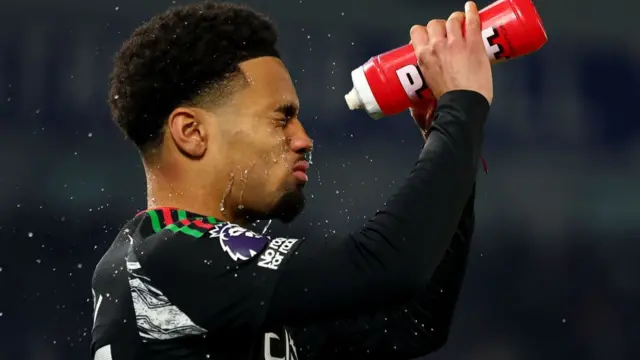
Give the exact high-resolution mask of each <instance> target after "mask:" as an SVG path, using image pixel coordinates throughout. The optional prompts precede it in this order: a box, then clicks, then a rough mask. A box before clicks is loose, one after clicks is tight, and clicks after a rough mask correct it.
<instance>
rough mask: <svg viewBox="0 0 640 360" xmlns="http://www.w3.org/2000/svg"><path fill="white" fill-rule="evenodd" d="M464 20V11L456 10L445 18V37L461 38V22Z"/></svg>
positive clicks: (451, 38)
mask: <svg viewBox="0 0 640 360" xmlns="http://www.w3.org/2000/svg"><path fill="white" fill-rule="evenodd" d="M463 21H464V13H462V12H460V11H456V12H454V13H453V14H451V16H449V19H448V20H447V24H446V29H447V38H448V39H450V40H455V39H461V38H462V37H463V36H462V22H463Z"/></svg>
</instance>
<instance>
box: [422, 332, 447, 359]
mask: <svg viewBox="0 0 640 360" xmlns="http://www.w3.org/2000/svg"><path fill="white" fill-rule="evenodd" d="M448 340H449V330H446V331H442V332H438V333H437V334H436V335H435V336H434V337H433V338H432V339H431V344H430V346H429V347H428V351H427V354H430V353H434V352H436V351H438V350H440V349H442V348H443V347H444V345H445V344H446V343H447V341H448ZM425 355H426V354H425Z"/></svg>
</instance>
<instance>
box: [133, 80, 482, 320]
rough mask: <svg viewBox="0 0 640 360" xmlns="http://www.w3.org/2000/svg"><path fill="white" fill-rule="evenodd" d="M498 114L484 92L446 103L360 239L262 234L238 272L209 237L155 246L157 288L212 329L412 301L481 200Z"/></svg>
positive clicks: (143, 260) (146, 247) (152, 261)
mask: <svg viewBox="0 0 640 360" xmlns="http://www.w3.org/2000/svg"><path fill="white" fill-rule="evenodd" d="M488 111H489V104H488V102H487V100H486V98H485V97H484V96H482V95H481V94H479V93H476V92H472V91H464V90H461V91H453V92H450V93H448V94H445V95H443V96H442V97H441V99H440V104H439V106H438V109H437V114H436V117H435V120H434V125H433V126H432V132H431V135H430V136H429V139H428V141H427V142H426V144H425V147H424V149H423V151H422V152H421V154H420V157H419V160H418V161H417V163H416V165H415V167H414V169H413V171H412V172H411V174H410V175H409V177H408V178H407V180H406V181H405V183H404V184H403V186H401V188H400V189H399V190H398V192H397V193H396V194H395V195H394V196H392V197H391V198H390V199H389V200H388V202H387V204H386V206H385V207H384V208H383V209H382V210H380V211H379V212H378V213H377V214H376V215H375V216H374V217H373V218H372V219H371V220H370V221H369V222H368V223H367V224H366V225H365V226H364V227H363V228H362V229H361V230H360V231H358V232H356V233H353V234H350V235H347V236H345V237H340V238H336V239H323V238H319V239H307V240H305V241H302V240H296V239H280V238H279V239H274V240H271V241H270V242H268V241H267V240H265V238H263V237H261V236H259V235H255V236H254V237H255V239H254V240H255V241H254V242H252V244H256V246H257V244H260V247H259V248H258V247H256V250H254V251H253V252H252V253H251V254H252V257H244V258H238V257H236V258H234V260H237V262H236V263H235V264H234V265H233V266H229V265H227V264H226V263H215V264H213V266H208V265H207V263H208V262H209V263H210V262H211V259H214V260H215V259H218V258H219V254H220V245H218V242H217V241H215V240H214V241H210V240H209V239H195V240H193V241H181V240H180V239H175V238H167V239H164V240H160V241H145V242H143V243H142V244H141V246H140V248H138V249H137V250H136V252H137V257H138V259H139V261H140V264H141V266H142V268H143V269H145V270H144V271H145V274H146V276H148V277H149V278H150V279H151V281H153V283H154V284H155V286H156V287H157V288H158V289H160V290H162V291H163V293H164V294H165V295H166V296H167V298H168V299H170V300H171V301H172V302H173V303H174V304H175V305H176V306H178V307H179V308H180V309H182V311H184V312H185V313H186V314H187V315H188V316H189V317H190V318H191V319H193V321H194V322H195V323H196V324H202V326H203V327H205V328H208V329H211V328H219V327H226V328H229V327H231V328H238V327H240V328H245V327H246V326H249V327H251V328H262V329H263V328H269V327H271V326H280V325H288V326H295V325H304V324H309V323H312V322H315V321H320V320H322V319H326V317H328V316H330V317H333V318H336V317H344V316H347V315H353V314H365V313H369V312H371V311H374V310H378V309H380V308H387V307H389V306H392V305H396V304H401V303H403V302H406V301H408V300H409V299H410V298H411V297H412V296H414V295H415V294H416V293H417V292H418V291H419V290H421V288H422V287H423V286H424V284H425V283H427V281H428V280H429V279H430V278H431V276H432V275H433V271H434V270H435V268H436V267H437V266H438V264H439V263H440V260H441V259H442V257H443V256H444V253H445V252H446V249H447V247H448V246H449V242H450V239H451V236H452V234H453V233H454V232H455V229H456V225H457V223H458V220H459V219H460V216H461V214H462V211H463V209H464V206H465V203H466V201H467V199H468V198H469V196H470V194H471V189H472V185H473V182H474V179H475V175H476V172H477V167H478V159H479V157H480V149H481V146H482V140H483V127H484V122H485V120H486V116H487V114H488ZM415 199H421V201H419V202H417V201H415ZM252 236H253V235H252ZM208 240H209V241H208ZM265 244H266V245H265ZM216 254H218V255H216ZM216 262H217V261H216ZM185 279H188V280H185ZM222 294H224V295H222ZM221 309H226V310H227V311H226V312H225V313H224V314H223V312H222V310H221ZM229 309H233V311H231V312H229V311H228V310H229Z"/></svg>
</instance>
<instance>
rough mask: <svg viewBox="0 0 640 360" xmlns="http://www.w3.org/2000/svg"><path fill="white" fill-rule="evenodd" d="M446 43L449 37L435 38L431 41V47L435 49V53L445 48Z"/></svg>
mask: <svg viewBox="0 0 640 360" xmlns="http://www.w3.org/2000/svg"><path fill="white" fill-rule="evenodd" d="M446 45H447V39H445V38H441V39H435V40H433V42H432V43H431V48H432V49H433V50H432V52H434V53H437V52H440V51H442V50H444V48H445V47H446Z"/></svg>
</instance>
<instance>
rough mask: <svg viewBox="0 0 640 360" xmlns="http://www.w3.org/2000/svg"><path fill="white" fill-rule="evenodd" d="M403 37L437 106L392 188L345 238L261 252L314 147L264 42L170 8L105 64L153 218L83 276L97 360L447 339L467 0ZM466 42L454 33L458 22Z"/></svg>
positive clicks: (298, 353) (468, 114) (381, 349)
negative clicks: (259, 230)
mask: <svg viewBox="0 0 640 360" xmlns="http://www.w3.org/2000/svg"><path fill="white" fill-rule="evenodd" d="M465 12H466V14H463V13H460V12H456V13H454V14H452V15H451V17H450V18H449V19H448V20H447V21H445V20H434V21H431V22H430V23H429V24H428V25H427V26H426V27H424V26H414V27H413V28H412V29H411V39H412V43H413V46H414V47H415V50H416V54H417V56H418V59H419V65H420V67H421V69H422V71H423V73H424V77H425V80H426V81H427V83H428V84H429V85H430V87H431V89H432V91H433V93H434V96H435V98H436V99H438V102H439V105H438V108H437V109H436V110H435V116H434V117H433V124H432V125H431V124H430V123H431V120H432V118H431V115H430V114H429V112H430V111H431V110H433V109H422V111H415V112H413V116H414V118H415V119H416V121H417V123H418V124H419V125H420V127H421V129H422V130H423V131H424V132H425V133H426V131H427V130H429V134H428V136H427V137H426V142H425V146H424V148H423V150H422V152H421V153H420V156H419V158H418V161H417V163H416V165H415V166H414V168H413V170H412V171H411V173H410V175H409V176H408V178H407V179H406V181H405V183H404V185H403V186H402V187H401V188H400V189H399V190H398V192H397V193H396V194H395V195H393V196H392V197H390V198H389V199H388V201H387V204H386V206H384V207H383V208H382V210H380V211H378V213H377V214H375V216H373V217H372V218H371V219H370V220H369V222H368V223H367V224H366V225H365V226H364V227H363V228H362V229H360V230H359V231H357V232H354V233H352V234H345V235H344V236H340V237H336V238H335V239H328V240H327V239H324V236H323V237H319V238H308V239H305V240H303V239H292V238H287V237H277V238H267V237H265V236H261V235H259V234H256V233H253V232H251V231H249V230H247V229H246V228H244V226H247V225H248V224H250V223H252V222H253V221H255V220H258V219H279V220H282V221H284V222H289V221H291V220H293V219H294V218H295V216H296V215H297V214H298V213H299V212H300V211H301V210H302V207H303V204H304V196H303V187H304V184H305V183H306V182H307V180H308V178H307V174H306V170H307V168H308V166H309V164H308V163H307V162H306V161H305V160H304V159H305V154H307V153H308V152H309V151H311V147H312V141H311V139H310V138H309V137H308V136H307V134H306V133H305V131H304V128H303V126H302V124H301V122H300V120H299V119H298V109H299V104H298V98H297V96H296V92H295V89H294V87H293V84H292V81H291V78H290V77H289V74H288V72H287V70H286V68H285V66H284V65H283V63H282V62H281V61H280V60H279V58H278V52H277V51H276V49H275V47H274V46H275V42H276V34H275V31H274V29H273V27H272V25H271V24H270V23H269V21H268V20H266V19H265V18H264V17H262V16H261V15H259V14H257V13H255V12H254V11H252V10H250V9H248V8H244V7H238V6H235V5H229V4H214V3H210V2H207V3H201V4H197V5H188V6H183V7H179V8H176V9H173V10H170V11H169V12H167V13H165V14H163V15H160V16H157V17H155V18H153V19H152V20H151V21H149V22H148V23H146V24H144V25H143V26H141V27H140V28H139V29H137V30H136V31H135V32H134V34H133V36H132V37H131V39H130V40H129V41H127V42H126V43H125V44H124V46H123V47H122V49H121V51H120V52H119V54H118V55H117V58H116V61H115V69H114V71H113V74H112V77H111V93H110V104H111V108H112V111H113V116H114V118H115V120H116V121H117V123H118V125H119V126H120V127H121V128H122V129H123V131H124V132H125V133H126V135H127V136H128V137H129V138H130V139H131V140H132V141H133V142H134V143H135V144H136V145H137V146H138V148H139V150H140V153H141V155H142V160H143V163H144V166H145V170H146V174H147V191H148V202H149V208H150V209H149V210H146V211H144V212H142V213H140V214H138V215H136V216H135V217H134V218H133V219H132V220H131V221H129V222H128V223H127V224H126V225H125V226H124V228H123V229H122V231H121V232H120V233H119V234H118V236H117V238H116V240H115V242H114V243H113V245H112V246H111V248H110V249H109V250H108V252H107V253H106V255H105V256H104V258H103V259H102V260H101V261H100V263H99V264H98V266H97V269H96V272H95V274H94V279H93V287H92V289H93V293H94V299H95V302H94V304H95V312H94V327H93V342H92V355H93V358H94V359H95V360H106V359H109V360H111V359H113V360H142V359H144V360H160V359H167V360H168V359H188V360H192V359H217V360H218V359H264V360H275V359H287V360H288V359H303V358H304V359H307V358H309V359H342V358H345V359H347V358H348V359H373V358H376V359H377V358H384V359H409V358H414V357H418V356H421V355H424V354H427V353H429V352H432V351H434V350H435V349H437V348H439V347H441V346H442V345H443V344H444V343H445V341H446V338H447V334H448V330H449V325H450V322H451V317H452V314H453V309H454V306H455V302H456V299H457V297H458V293H459V290H460V286H461V282H462V277H463V274H464V267H465V263H466V255H467V252H468V246H469V241H470V237H471V233H472V229H473V188H474V181H475V175H476V172H477V167H478V159H479V157H480V150H481V146H482V140H483V126H484V122H485V120H486V116H487V113H488V111H489V105H490V103H491V101H492V97H493V85H492V76H491V69H490V66H489V61H488V59H487V57H486V55H485V51H484V47H483V42H482V39H481V35H480V22H479V17H478V11H477V8H476V6H475V4H473V3H468V4H467V5H466V6H465ZM463 23H465V26H466V35H465V36H463V33H462V24H463Z"/></svg>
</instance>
